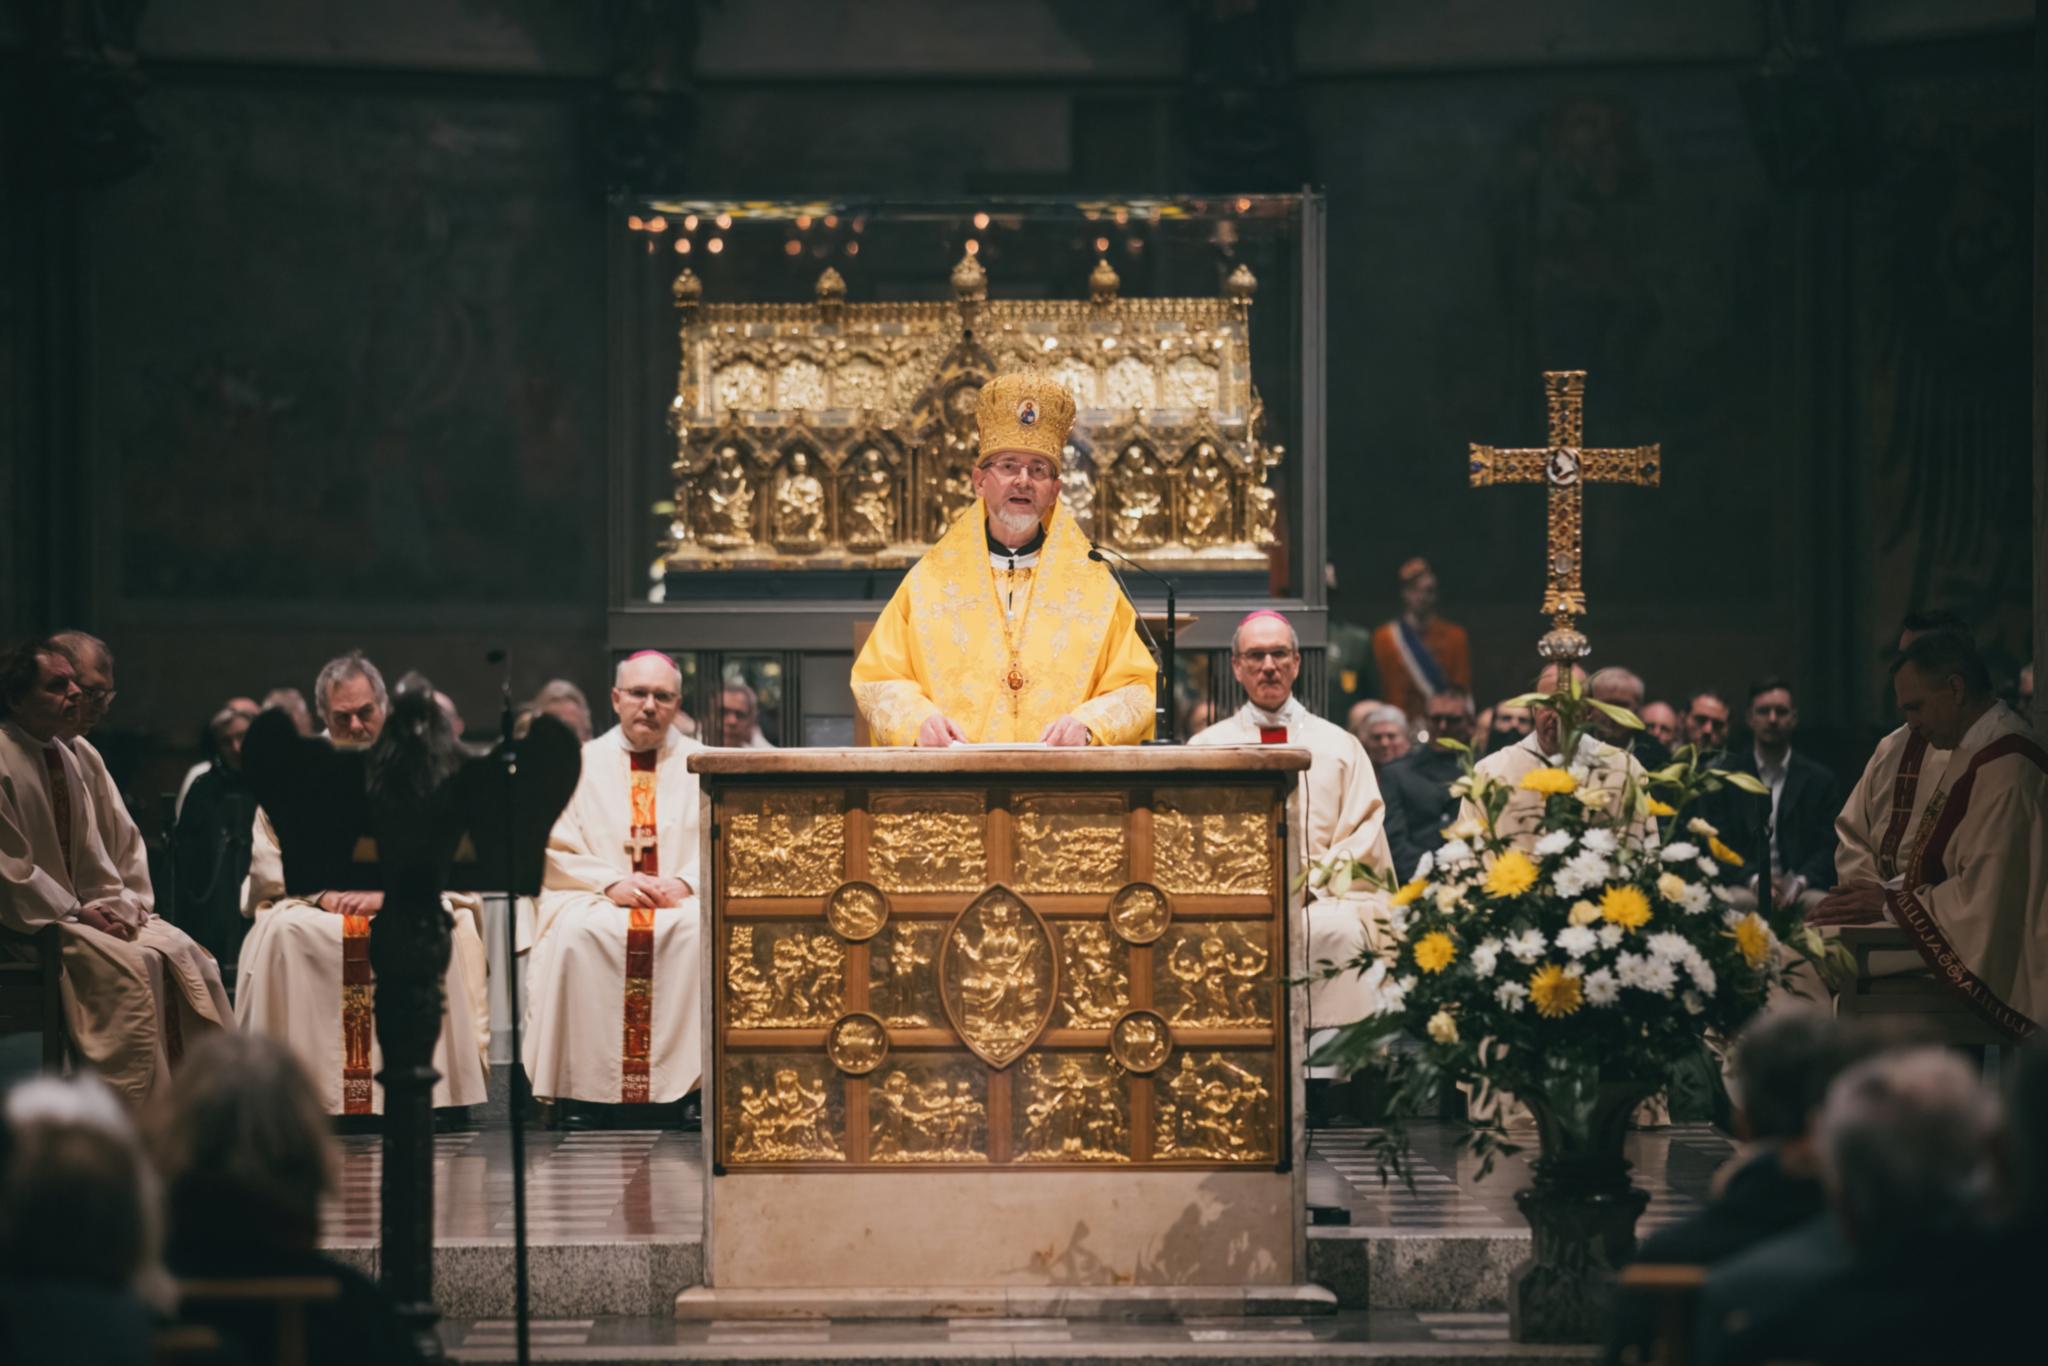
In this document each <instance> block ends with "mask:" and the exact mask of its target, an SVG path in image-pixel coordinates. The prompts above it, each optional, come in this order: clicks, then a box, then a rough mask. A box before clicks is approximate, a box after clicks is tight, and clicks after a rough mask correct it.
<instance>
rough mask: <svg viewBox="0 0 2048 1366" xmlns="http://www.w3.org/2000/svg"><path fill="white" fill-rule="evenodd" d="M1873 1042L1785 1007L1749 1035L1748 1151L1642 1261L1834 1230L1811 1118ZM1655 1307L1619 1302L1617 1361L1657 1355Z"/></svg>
mask: <svg viewBox="0 0 2048 1366" xmlns="http://www.w3.org/2000/svg"><path fill="white" fill-rule="evenodd" d="M1875 1045H1876V1041H1875V1040H1874V1039H1872V1038H1870V1037H1869V1036H1868V1035H1866V1034H1865V1033H1863V1032H1862V1031H1855V1030H1850V1029H1848V1028H1846V1027H1844V1026H1840V1025H1837V1024H1836V1023H1835V1022H1834V1021H1833V1020H1831V1019H1829V1018H1828V1017H1827V1016H1826V1015H1824V1014H1821V1013H1820V1012H1819V1011H1795V1010H1786V1011H1778V1012H1776V1013H1773V1014H1768V1015H1763V1016H1760V1017H1759V1018H1758V1019H1757V1021H1756V1022H1755V1023H1754V1024H1752V1025H1750V1027H1749V1028H1748V1029H1746V1030H1745V1031H1743V1034H1742V1037H1741V1039H1739V1040H1738V1041H1737V1042H1736V1045H1735V1057H1734V1085H1735V1090H1736V1092H1737V1097H1738V1101H1739V1104H1738V1105H1737V1107H1736V1111H1735V1132H1736V1135H1737V1136H1738V1137H1739V1138H1741V1139H1742V1141H1743V1144H1744V1152H1743V1155H1742V1156H1740V1157H1738V1158H1736V1159H1734V1160H1733V1161H1732V1162H1730V1163H1729V1165H1728V1166H1727V1167H1725V1168H1723V1169H1722V1172H1721V1174H1720V1175H1719V1176H1718V1177H1717V1178H1716V1181H1715V1187H1716V1190H1715V1194H1714V1196H1713V1198H1712V1200H1711V1201H1710V1202H1709V1203H1708V1205H1707V1207H1706V1208H1705V1209H1703V1210H1701V1211H1700V1212H1699V1213H1698V1214H1695V1215H1693V1216H1692V1217H1691V1218H1690V1219H1687V1220H1685V1221H1684V1222H1682V1223H1677V1224H1673V1225H1671V1226H1670V1227H1668V1228H1664V1229H1660V1230H1658V1231H1657V1232H1656V1233H1653V1234H1651V1235H1650V1236H1649V1237H1648V1238H1645V1239H1644V1240H1643V1242H1642V1244H1641V1246H1640V1247H1638V1248H1637V1249H1636V1255H1635V1260H1636V1261H1638V1262H1654V1263H1661V1264H1667V1265H1674V1264H1675V1265H1690V1266H1713V1265H1715V1264H1717V1263H1720V1262H1725V1261H1727V1260H1728V1259H1729V1258H1731V1257H1734V1256H1736V1255H1737V1254H1739V1253H1742V1252H1745V1251H1747V1250H1748V1249H1750V1248H1752V1247H1754V1246H1756V1245H1757V1244H1759V1243H1762V1242H1764V1241H1765V1240H1766V1239H1770V1238H1775V1237H1777V1236H1778V1235H1780V1234H1783V1233H1786V1232H1789V1231H1790V1230H1792V1229H1794V1228H1796V1227H1798V1226H1799V1225H1801V1224H1805V1223H1808V1222H1809V1221H1818V1222H1819V1223H1820V1224H1821V1225H1824V1226H1825V1231H1822V1230H1821V1229H1818V1228H1817V1229H1816V1230H1815V1236H1816V1237H1818V1238H1822V1239H1826V1238H1828V1237H1831V1236H1833V1233H1834V1230H1833V1227H1832V1224H1831V1223H1829V1222H1828V1221H1826V1220H1823V1219H1822V1218H1821V1215H1822V1212H1823V1210H1825V1208H1826V1205H1827V1201H1826V1196H1825V1194H1824V1193H1823V1191H1822V1189H1821V1184H1820V1169H1819V1164H1818V1161H1817V1158H1816V1155H1815V1152H1814V1146H1813V1124H1814V1120H1815V1118H1816V1117H1817V1116H1818V1114H1819V1112H1820V1107H1821V1103H1822V1102H1823V1101H1825V1100H1826V1099H1827V1093H1828V1085H1829V1083H1831V1082H1833V1081H1834V1079H1835V1077H1836V1076H1837V1075H1838V1074H1839V1073H1841V1072H1842V1071H1843V1069H1845V1068H1846V1067H1848V1066H1849V1065H1850V1064H1851V1063H1854V1062H1857V1061H1859V1060H1860V1059H1861V1058H1863V1057H1864V1056H1867V1055H1868V1054H1869V1053H1870V1052H1871V1051H1873V1050H1874V1048H1875ZM1654 1309H1655V1305H1654V1303H1653V1302H1652V1300H1651V1298H1650V1297H1649V1296H1647V1295H1631V1296H1626V1297H1624V1298H1623V1299H1621V1300H1620V1301H1619V1302H1618V1303H1617V1304H1616V1307H1615V1315H1614V1326H1613V1331H1612V1333H1611V1335H1610V1336H1609V1339H1608V1343H1607V1357H1606V1359H1607V1360H1608V1361H1609V1362H1610V1363H1613V1362H1621V1361H1628V1360H1633V1361H1648V1360H1650V1352H1649V1348H1650V1339H1651V1336H1652V1332H1653V1329H1654V1325H1655V1319H1654ZM1631 1347H1634V1348H1635V1349H1636V1350H1635V1353H1634V1355H1633V1356H1630V1355H1629V1348H1631Z"/></svg>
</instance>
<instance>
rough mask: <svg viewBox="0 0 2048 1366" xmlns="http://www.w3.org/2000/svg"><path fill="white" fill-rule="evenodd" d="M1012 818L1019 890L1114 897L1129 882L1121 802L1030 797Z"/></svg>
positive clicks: (1015, 803)
mask: <svg viewBox="0 0 2048 1366" xmlns="http://www.w3.org/2000/svg"><path fill="white" fill-rule="evenodd" d="M1010 812H1011V825H1010V829H1011V840H1012V844H1013V847H1014V858H1015V862H1016V868H1017V887H1018V889H1019V890H1021V891H1025V892H1055V893H1082V892H1113V891H1115V890H1116V889H1117V888H1119V887H1121V886H1123V885H1124V883H1125V882H1126V881H1127V880H1128V879H1127V878H1126V877H1125V876H1124V866H1125V860H1126V851H1125V840H1124V826H1125V822H1126V820H1127V816H1128V813H1127V811H1126V809H1125V807H1124V801H1123V798H1122V797H1119V796H1113V795H1086V796H1083V795H1058V794H1051V793H1034V794H1029V795H1020V796H1018V797H1016V798H1014V799H1013V800H1012V801H1011V804H1010Z"/></svg>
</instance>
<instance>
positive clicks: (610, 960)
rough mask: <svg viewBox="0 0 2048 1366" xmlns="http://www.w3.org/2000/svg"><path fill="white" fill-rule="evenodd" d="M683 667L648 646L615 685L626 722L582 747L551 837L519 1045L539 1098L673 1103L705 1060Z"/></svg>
mask: <svg viewBox="0 0 2048 1366" xmlns="http://www.w3.org/2000/svg"><path fill="white" fill-rule="evenodd" d="M681 703H682V674H681V672H680V671H679V670H678V669H677V668H676V665H675V661H673V660H672V659H670V658H669V657H668V656H667V655H664V654H660V653H657V652H655V651H652V650H648V651H643V652H642V653H640V654H637V655H634V656H633V657H631V658H630V659H627V660H625V661H624V662H623V663H621V664H620V665H619V667H618V671H617V674H616V676H615V679H614V682H613V685H612V710H613V711H614V712H616V713H617V714H618V718H619V724H618V725H616V726H614V727H612V728H611V729H610V730H608V731H606V732H605V733H604V734H602V735H600V736H598V737H597V738H596V739H595V740H592V741H591V742H590V743H589V744H587V745H585V746H584V747H583V773H582V777H581V778H579V779H578V781H577V784H576V794H575V795H574V796H573V797H571V798H570V799H569V806H568V808H567V809H566V810H565V811H563V812H562V815H561V818H560V819H559V820H557V821H556V822H555V828H554V831H553V833H552V834H550V835H549V836H548V851H547V871H546V874H545V877H544V880H543V882H542V889H541V894H540V900H539V903H538V905H537V907H536V915H535V921H536V928H535V936H534V945H533V950H532V957H531V961H530V963H529V965H528V969H527V1024H526V1033H525V1037H524V1040H523V1041H522V1051H523V1052H524V1054H525V1057H524V1062H525V1064H526V1073H527V1076H528V1078H529V1079H530V1080H531V1082H532V1085H533V1093H534V1094H535V1095H536V1096H539V1097H540V1098H542V1099H543V1100H577V1101H586V1102H597V1103H603V1104H620V1103H625V1104H647V1103H655V1104H665V1103H668V1102H671V1101H677V1100H681V1099H682V1098H683V1097H685V1096H687V1095H688V1094H689V1093H690V1092H692V1091H694V1090H696V1089H697V1083H698V1079H699V1074H700V1070H701V1067H702V1063H703V1048H702V1043H701V1040H702V1037H703V1021H702V1019H701V1011H702V1001H703V998H702V996H701V995H700V994H699V993H700V992H701V991H702V989H703V988H702V978H703V973H702V970H701V967H700V965H699V963H698V953H699V948H700V940H699V938H698V936H699V935H700V934H701V933H702V920H701V917H700V914H699V911H698V906H697V885H698V881H697V879H698V872H697V858H698V851H697V834H698V825H697V801H698V796H697V778H696V775H695V774H693V773H691V772H690V771H689V767H688V764H689V756H690V755H691V754H693V753H695V752H696V751H698V750H701V749H703V748H704V747H703V746H702V745H700V744H699V743H697V742H696V741H695V740H691V739H688V738H687V737H685V736H684V735H682V734H681V733H680V732H678V731H677V730H676V728H675V725H674V722H675V718H676V711H677V708H678V707H679V706H680V705H681Z"/></svg>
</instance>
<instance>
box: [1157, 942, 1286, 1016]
mask: <svg viewBox="0 0 2048 1366" xmlns="http://www.w3.org/2000/svg"><path fill="white" fill-rule="evenodd" d="M1271 932H1272V927H1271V925H1270V924H1269V923H1268V922H1266V921H1258V920H1252V921H1246V920H1211V921H1196V922H1189V921H1176V922H1174V924H1172V925H1171V926H1169V927H1168V929H1167V931H1166V933H1165V934H1164V935H1163V936H1161V937H1160V939H1159V941H1158V942H1157V943H1155V944H1154V945H1153V946H1152V1000H1153V1002H1154V1004H1155V1006H1156V1007H1157V1008H1158V1010H1159V1012H1160V1013H1161V1014H1162V1015H1164V1016H1166V1018H1167V1020H1168V1021H1169V1022H1170V1023H1172V1024H1174V1025H1177V1026H1181V1027H1184V1028H1190V1029H1255V1028H1259V1027H1262V1026H1265V1025H1270V1024H1272V1023H1273V982H1274V967H1273V954H1272V948H1271V937H1270V936H1271Z"/></svg>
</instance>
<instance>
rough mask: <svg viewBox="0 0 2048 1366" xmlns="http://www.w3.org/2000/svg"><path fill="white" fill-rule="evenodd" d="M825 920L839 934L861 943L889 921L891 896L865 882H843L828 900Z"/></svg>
mask: <svg viewBox="0 0 2048 1366" xmlns="http://www.w3.org/2000/svg"><path fill="white" fill-rule="evenodd" d="M825 919H826V921H827V922H828V923H830V925H831V926H832V928H833V929H834V930H837V931H838V932H839V937H840V938H841V939H844V940H846V941H848V942H849V943H854V944H858V943H860V942H862V941H863V940H868V939H873V938H874V937H875V936H876V935H877V934H879V933H881V930H882V926H884V925H886V924H888V923H889V898H888V897H887V896H885V895H884V894H883V893H882V891H881V889H880V888H878V887H875V886H874V885H872V884H871V883H866V882H842V883H841V884H839V890H838V891H836V892H834V893H832V895H831V896H830V897H829V898H827V900H826V902H825Z"/></svg>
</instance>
